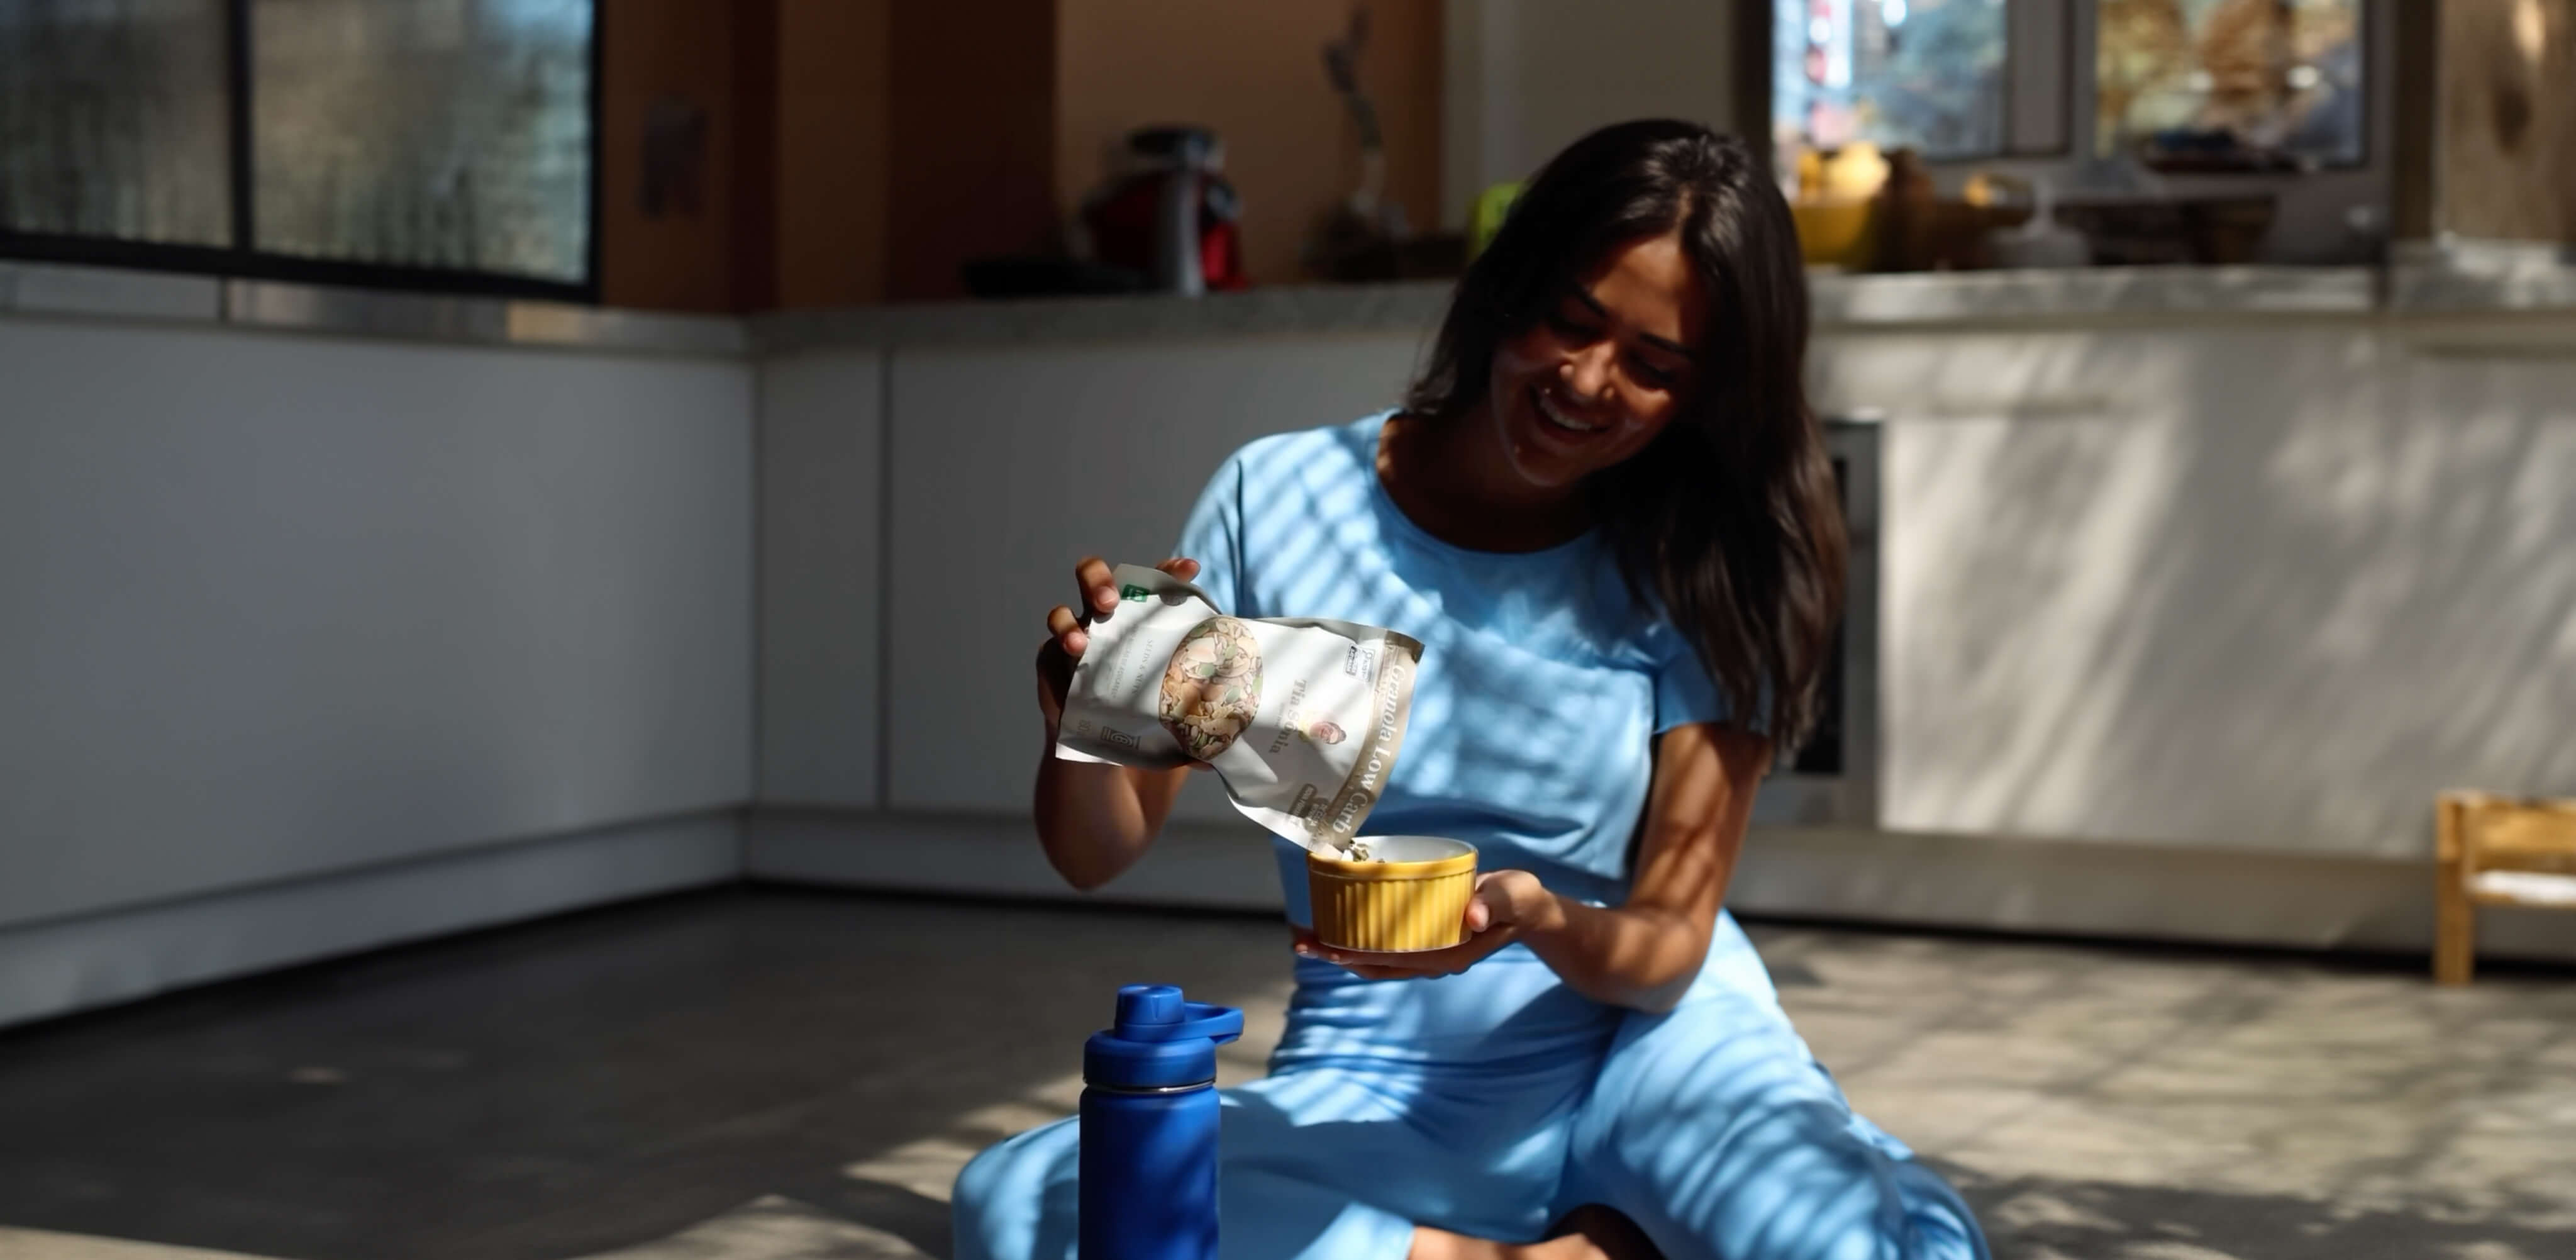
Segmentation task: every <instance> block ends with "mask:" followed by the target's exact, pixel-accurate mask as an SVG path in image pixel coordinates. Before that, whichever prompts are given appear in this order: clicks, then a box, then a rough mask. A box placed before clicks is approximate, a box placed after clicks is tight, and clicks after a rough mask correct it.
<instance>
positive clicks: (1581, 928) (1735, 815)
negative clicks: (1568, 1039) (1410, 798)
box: [1513, 725, 1771, 1011]
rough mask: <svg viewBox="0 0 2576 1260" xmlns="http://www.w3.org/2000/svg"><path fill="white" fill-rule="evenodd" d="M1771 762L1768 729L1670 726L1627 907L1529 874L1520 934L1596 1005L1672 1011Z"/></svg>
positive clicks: (1696, 962)
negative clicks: (1549, 886) (1559, 889)
mask: <svg viewBox="0 0 2576 1260" xmlns="http://www.w3.org/2000/svg"><path fill="white" fill-rule="evenodd" d="M1770 764H1771V751H1770V745H1769V743H1768V741H1766V740H1763V739H1762V738H1760V737H1759V736H1755V735H1750V734H1746V733H1745V732H1742V731H1736V730H1728V729H1723V728H1720V727H1716V726H1708V725H1690V726H1676V727H1674V728H1673V729H1672V730H1670V731H1667V732H1665V733H1664V735H1663V737H1662V738H1661V739H1658V740H1657V741H1656V742H1655V778H1654V787H1653V789H1652V791H1651V793H1650V794H1649V795H1648V797H1647V803H1646V820H1645V824H1644V825H1645V829H1646V830H1645V840H1644V843H1643V845H1642V847H1641V849H1640V851H1639V853H1638V855H1637V874H1636V878H1635V879H1634V880H1633V881H1632V882H1631V883H1630V885H1629V888H1630V891H1629V893H1628V902H1627V904H1626V905H1623V906H1619V907H1617V908H1616V909H1606V908H1603V907H1600V906H1590V905H1585V904H1584V903H1582V902H1579V901H1575V900H1572V899H1570V898H1566V897H1560V896H1557V895H1556V894H1554V893H1550V892H1547V891H1546V890H1545V889H1542V888H1539V887H1538V879H1537V877H1535V876H1529V875H1524V876H1523V877H1522V879H1523V880H1524V881H1526V883H1527V887H1526V888H1521V889H1517V890H1515V891H1517V892H1519V893H1520V894H1521V895H1522V896H1525V897H1529V900H1530V901H1531V903H1532V904H1530V905H1529V906H1528V907H1527V908H1528V909H1529V910H1530V911H1531V912H1532V913H1531V915H1530V917H1529V918H1527V919H1525V920H1523V921H1524V922H1525V923H1526V924H1527V926H1525V927H1523V928H1522V929H1521V932H1520V938H1521V939H1522V940H1525V941H1528V942H1529V947H1530V950H1531V952H1533V953H1536V954H1537V955H1538V956H1539V957H1540V958H1542V959H1544V960H1546V962H1547V965H1548V966H1550V967H1553V968H1555V969H1556V974H1557V975H1559V976H1561V977H1563V978H1564V980H1565V982H1566V983H1567V984H1568V985H1571V986H1572V987H1573V988H1574V990H1575V991H1576V992H1578V993H1581V994H1583V995H1584V996H1586V997H1589V998H1591V999H1592V1000H1594V1001H1596V1002H1604V1003H1608V1004H1610V1005H1613V1006H1627V1007H1634V1008H1636V1009H1639V1010H1648V1011H1661V1010H1670V1009H1672V1006H1673V1004H1674V1003H1676V1002H1679V1001H1680V1000H1681V996H1682V993H1683V992H1684V991H1685V990H1687V989H1689V988H1690V983H1691V980H1692V979H1693V978H1694V977H1696V976H1697V975H1698V974H1699V968H1700V963H1701V962H1703V961H1705V960H1706V959H1707V957H1708V942H1709V937H1710V935H1711V934H1712V933H1714V932H1715V931H1716V930H1717V912H1718V907H1719V906H1721V905H1722V904H1724V903H1725V901H1726V885H1727V881H1728V880H1729V879H1730V878H1732V877H1733V876H1734V874H1735V859H1736V857H1737V856H1738V855H1739V854H1741V853H1742V852H1743V851H1744V829H1745V827H1746V825H1747V824H1749V823H1750V822H1751V821H1752V817H1753V793H1754V789H1755V788H1757V787H1759V786H1760V785H1761V782H1762V775H1763V772H1764V771H1766V770H1768V769H1769V768H1770ZM1533 892H1534V893H1535V894H1536V896H1530V894H1531V893H1533ZM1513 908H1514V910H1515V911H1518V910H1520V909H1522V907H1520V906H1515V907H1513Z"/></svg>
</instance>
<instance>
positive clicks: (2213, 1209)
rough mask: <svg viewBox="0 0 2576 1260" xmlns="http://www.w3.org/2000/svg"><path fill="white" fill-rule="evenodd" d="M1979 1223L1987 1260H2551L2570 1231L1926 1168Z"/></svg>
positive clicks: (2539, 1211)
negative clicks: (1992, 1259) (1989, 1253)
mask: <svg viewBox="0 0 2576 1260" xmlns="http://www.w3.org/2000/svg"><path fill="white" fill-rule="evenodd" d="M1926 1162H1928V1163H1930V1164H1931V1165H1932V1166H1933V1167H1935V1168H1938V1169H1940V1170H1941V1172H1942V1174H1943V1175H1944V1176H1946V1177H1948V1178H1949V1179H1950V1181H1951V1184H1953V1185H1955V1186H1957V1187H1958V1188H1959V1192H1960V1193H1961V1194H1962V1195H1963V1196H1965V1197H1966V1198H1967V1200H1968V1202H1969V1205H1970V1206H1972V1207H1974V1208H1975V1209H1976V1211H1977V1216H1978V1219H1979V1220H1980V1221H1982V1222H1983V1223H1984V1224H1985V1227H1986V1233H1987V1237H1988V1240H1989V1241H1990V1242H1991V1243H1992V1244H1993V1247H1994V1253H1995V1256H1996V1260H2558V1258H2559V1257H2563V1256H2568V1255H2576V1233H2570V1232H2568V1231H2565V1230H2557V1229H2541V1228H2532V1227H2528V1226H2520V1225H2513V1224H2502V1223H2498V1220H2497V1217H2498V1216H2502V1217H2504V1218H2506V1219H2511V1218H2514V1217H2525V1218H2529V1217H2547V1216H2551V1215H2554V1214H2556V1213H2557V1212H2558V1210H2559V1208H2560V1207H2561V1205H2559V1204H2556V1203H2548V1204H2532V1205H2528V1207H2529V1209H2530V1210H2528V1211H2522V1210H2517V1209H2516V1208H2515V1207H2514V1206H2513V1205H2505V1207H2504V1209H2503V1210H2502V1211H2501V1212H2494V1211H2481V1212H2480V1213H2478V1214H2477V1215H2475V1216H2468V1215H2467V1214H2465V1213H2464V1214H2462V1217H2461V1218H2460V1219H2450V1218H2447V1217H2446V1216H2444V1215H2440V1214H2436V1213H2433V1212H2430V1211H2351V1210H2339V1209H2335V1208H2333V1207H2331V1206H2330V1205H2327V1204H2324V1203H2319V1202H2317V1201H2315V1200H2312V1199H2303V1198H2297V1197H2292V1196H2287V1195H2261V1194H2230V1193H2223V1192H2214V1191H2198V1190H2178V1189H2169V1188H2165V1187H2157V1186H2129V1185H2118V1184H2113V1183H2108V1182H2096V1181H2060V1180H2055V1179H2051V1178H2043V1177H2021V1178H2013V1179H2010V1180H1994V1179H1989V1178H1982V1177H1979V1176H1978V1175H1976V1174H1975V1173H1973V1172H1970V1171H1968V1170H1965V1169H1962V1168H1960V1167H1958V1166H1957V1165H1955V1164H1950V1163H1947V1162H1945V1161H1942V1160H1929V1161H1926Z"/></svg>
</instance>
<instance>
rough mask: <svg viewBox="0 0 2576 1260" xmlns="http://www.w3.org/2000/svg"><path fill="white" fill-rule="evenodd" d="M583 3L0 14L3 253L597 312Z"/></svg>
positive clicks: (172, 1)
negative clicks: (578, 300)
mask: <svg viewBox="0 0 2576 1260" xmlns="http://www.w3.org/2000/svg"><path fill="white" fill-rule="evenodd" d="M595 23H596V17H595V10H594V0H0V254H5V255H14V256H19V257H35V258H52V259H62V260H69V261H90V262H105V263H114V264H122V265H139V266H162V267H172V268H179V269H185V270H196V271H216V272H222V273H226V274H236V275H249V276H263V277H273V278H286V279H304V280H314V281H322V282H336V283H361V284H376V285H384V286H388V287H402V288H424V289H441V290H463V291H481V292H494V293H525V294H532V295H544V296H556V297H566V296H571V297H588V296H590V295H592V294H593V293H595V291H596V283H595V276H594V272H595V267H594V266H593V262H592V259H593V256H594V252H595V251H594V241H593V237H594V234H595V231H596V223H595V210H594V206H593V201H594V195H593V184H594V178H595V175H594V166H595V160H594V148H595V145H596V139H595V137H596V129H597V110H596V95H597V84H596V72H595V61H594V48H595V42H596V24H595Z"/></svg>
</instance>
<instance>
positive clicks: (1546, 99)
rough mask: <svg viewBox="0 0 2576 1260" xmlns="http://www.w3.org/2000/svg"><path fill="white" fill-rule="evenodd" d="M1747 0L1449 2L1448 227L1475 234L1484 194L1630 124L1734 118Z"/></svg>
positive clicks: (1724, 126)
mask: <svg viewBox="0 0 2576 1260" xmlns="http://www.w3.org/2000/svg"><path fill="white" fill-rule="evenodd" d="M1739 2H1741V0H1584V3H1581V4H1573V3H1567V2H1566V0H1447V4H1446V7H1445V8H1444V9H1443V11H1442V19H1443V25H1442V31H1441V36H1442V39H1443V46H1442V54H1443V66H1442V69H1443V79H1442V93H1441V117H1440V143H1441V191H1440V207H1441V215H1442V220H1441V221H1442V223H1443V224H1445V225H1446V226H1448V227H1452V228H1457V227H1463V226H1465V224H1466V221H1467V220H1466V215H1467V209H1468V206H1469V205H1470V204H1471V203H1472V202H1473V201H1474V200H1475V197H1476V194H1477V193H1478V192H1481V191H1482V190H1484V189H1485V188H1486V187H1487V186H1489V185H1492V184H1498V183H1505V182H1508V181H1513V180H1521V179H1526V178H1528V177H1529V176H1530V175H1532V174H1535V173H1536V172H1537V171H1538V168H1539V166H1540V164H1542V163H1544V162H1546V161H1547V159H1549V158H1550V157H1553V156H1555V154H1556V152H1557V150H1559V149H1562V148H1564V147H1565V146H1566V145H1568V144H1571V143H1573V142H1574V141H1575V140H1577V139H1579V138H1581V137H1582V136H1583V135H1584V133H1586V132H1589V131H1591V130H1593V129H1595V128H1597V127H1603V126H1607V125H1609V124H1611V123H1615V122H1625V121H1627V120H1629V119H1632V118H1686V119H1690V120H1693V121H1697V122H1704V123H1707V124H1709V125H1710V126H1713V127H1716V128H1718V129H1720V130H1734V129H1737V128H1740V127H1745V126H1751V127H1754V128H1756V129H1759V128H1760V126H1761V125H1762V122H1761V120H1758V119H1757V120H1740V119H1738V118H1736V117H1735V103H1734V95H1733V94H1734V91H1735V85H1734V58H1735V23H1736V18H1735V6H1736V4H1737V3H1739Z"/></svg>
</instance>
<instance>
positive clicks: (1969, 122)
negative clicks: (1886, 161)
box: [1771, 0, 2006, 158]
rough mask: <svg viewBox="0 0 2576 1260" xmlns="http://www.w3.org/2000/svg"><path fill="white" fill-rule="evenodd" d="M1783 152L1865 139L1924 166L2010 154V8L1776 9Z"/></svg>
mask: <svg viewBox="0 0 2576 1260" xmlns="http://www.w3.org/2000/svg"><path fill="white" fill-rule="evenodd" d="M1773 4H1774V6H1775V7H1774V9H1773V15H1774V19H1773V22H1772V32H1773V36H1772V58H1773V64H1772V74H1771V82H1772V106H1771V116H1772V123H1773V128H1774V131H1775V133H1776V134H1775V139H1776V141H1777V142H1778V143H1779V144H1780V146H1781V147H1782V150H1783V152H1784V154H1786V153H1789V152H1794V151H1796V150H1798V149H1804V148H1827V149H1829V148H1834V147H1837V146H1840V145H1844V144H1848V143H1850V142H1852V141H1855V140H1868V141H1871V142H1874V143H1876V144H1877V145H1878V146H1879V147H1880V148H1883V149H1895V148H1899V147H1908V148H1912V149H1914V150H1915V151H1917V152H1919V153H1921V154H1922V155H1923V156H1925V157H1927V158H1973V157H1992V156H1994V155H1995V154H1997V153H2000V152H2002V151H2003V139H2004V134H2003V130H2004V128H2003V121H2004V52H2005V36H2004V20H2005V17H2006V14H2005V10H2004V0H1773Z"/></svg>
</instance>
